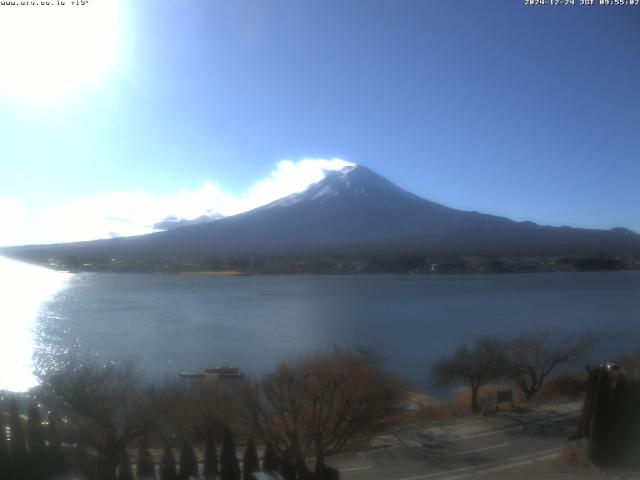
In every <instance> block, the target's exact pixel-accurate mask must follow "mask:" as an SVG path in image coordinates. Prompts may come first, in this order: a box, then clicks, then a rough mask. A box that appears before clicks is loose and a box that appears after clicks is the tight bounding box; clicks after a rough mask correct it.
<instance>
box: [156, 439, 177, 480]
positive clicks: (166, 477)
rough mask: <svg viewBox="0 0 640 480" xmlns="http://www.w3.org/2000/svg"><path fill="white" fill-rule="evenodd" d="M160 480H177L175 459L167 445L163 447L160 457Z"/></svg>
mask: <svg viewBox="0 0 640 480" xmlns="http://www.w3.org/2000/svg"><path fill="white" fill-rule="evenodd" d="M160 480H178V471H177V470H176V459H175V457H174V456H173V451H172V450H171V448H169V447H168V446H167V447H165V449H164V452H162V457H160Z"/></svg>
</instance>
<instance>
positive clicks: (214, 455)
mask: <svg viewBox="0 0 640 480" xmlns="http://www.w3.org/2000/svg"><path fill="white" fill-rule="evenodd" d="M202 474H203V475H204V476H205V478H209V477H213V476H214V475H218V452H217V449H216V441H215V438H214V436H213V432H212V431H211V429H209V430H208V431H207V441H206V443H205V446H204V467H203V471H202Z"/></svg>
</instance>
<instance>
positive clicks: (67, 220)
mask: <svg viewBox="0 0 640 480" xmlns="http://www.w3.org/2000/svg"><path fill="white" fill-rule="evenodd" d="M349 165H353V164H352V163H349V162H347V161H345V160H342V159H338V158H334V159H302V160H299V161H291V160H282V161H280V162H278V163H277V164H276V167H275V169H274V170H273V171H272V172H271V173H270V174H269V175H268V176H267V177H266V178H263V179H262V180H259V181H258V182H256V183H255V184H253V186H251V187H250V188H249V189H248V190H247V191H246V192H245V193H243V194H240V195H233V194H230V193H227V191H225V189H224V188H223V187H222V186H219V185H216V184H214V183H212V182H205V183H204V184H203V185H202V187H200V188H199V189H197V190H192V191H190V190H184V189H183V190H180V191H178V192H177V193H176V194H175V195H171V196H166V197H158V196H151V195H149V194H147V193H145V192H144V190H138V191H135V192H122V193H112V194H107V195H99V196H95V197H90V198H82V199H78V200H75V201H73V202H68V203H65V204H62V205H52V206H47V207H43V208H39V209H37V210H35V211H32V210H29V209H27V208H25V207H24V206H23V204H22V203H21V202H20V201H19V200H18V199H12V198H4V199H3V198H0V222H1V224H2V226H3V228H2V230H0V245H5V246H6V245H23V244H35V243H58V242H71V241H80V240H92V239H97V238H109V237H114V236H129V235H140V234H144V233H150V232H153V231H154V228H153V226H154V225H155V224H156V223H158V222H161V221H163V220H165V219H166V218H168V217H175V218H176V219H189V220H190V219H195V218H198V217H200V216H202V215H207V216H211V215H217V214H220V215H224V216H229V215H235V214H237V213H241V212H245V211H247V210H251V209H253V208H256V207H259V206H261V205H266V204H267V203H270V202H272V201H274V200H277V199H278V198H281V197H284V196H286V195H290V194H292V193H296V192H300V191H302V190H304V189H305V188H306V187H308V186H309V185H310V184H312V183H315V182H318V181H320V180H322V178H324V175H325V172H326V171H327V170H340V169H342V168H344V167H346V166H349Z"/></svg>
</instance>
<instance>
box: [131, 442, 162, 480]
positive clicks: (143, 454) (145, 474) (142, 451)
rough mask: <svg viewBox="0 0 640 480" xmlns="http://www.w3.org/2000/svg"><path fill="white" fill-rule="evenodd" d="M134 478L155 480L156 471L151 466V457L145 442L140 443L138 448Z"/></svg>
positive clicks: (152, 465)
mask: <svg viewBox="0 0 640 480" xmlns="http://www.w3.org/2000/svg"><path fill="white" fill-rule="evenodd" d="M136 478H137V479H138V480H156V478H157V477H156V469H155V466H154V464H153V457H152V456H151V452H149V449H148V448H147V444H146V442H145V441H144V439H143V440H141V441H140V445H139V447H138V461H137V465H136Z"/></svg>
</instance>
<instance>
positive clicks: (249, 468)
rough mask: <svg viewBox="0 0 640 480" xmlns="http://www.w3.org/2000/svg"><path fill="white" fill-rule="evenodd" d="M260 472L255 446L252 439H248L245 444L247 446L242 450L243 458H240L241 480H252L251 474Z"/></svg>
mask: <svg viewBox="0 0 640 480" xmlns="http://www.w3.org/2000/svg"><path fill="white" fill-rule="evenodd" d="M258 470H260V463H259V461H258V451H257V450H256V444H255V442H254V441H253V438H250V439H249V441H248V442H247V446H246V448H245V450H244V457H243V458H242V478H243V480H252V478H253V477H252V476H251V474H252V473H253V472H257V471H258Z"/></svg>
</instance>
